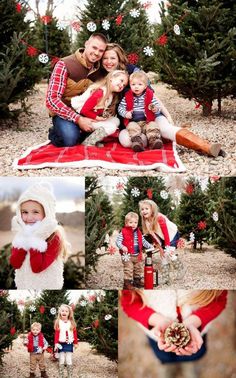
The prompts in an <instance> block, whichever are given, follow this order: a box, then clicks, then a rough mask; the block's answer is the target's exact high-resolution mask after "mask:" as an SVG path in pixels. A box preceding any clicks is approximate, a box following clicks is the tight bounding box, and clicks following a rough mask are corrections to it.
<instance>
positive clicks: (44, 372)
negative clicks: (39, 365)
mask: <svg viewBox="0 0 236 378" xmlns="http://www.w3.org/2000/svg"><path fill="white" fill-rule="evenodd" d="M41 377H43V378H49V377H48V375H47V373H46V370H42V371H41Z"/></svg>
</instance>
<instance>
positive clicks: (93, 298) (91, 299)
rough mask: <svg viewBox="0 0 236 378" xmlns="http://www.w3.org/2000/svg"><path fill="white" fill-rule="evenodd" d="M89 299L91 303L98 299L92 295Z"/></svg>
mask: <svg viewBox="0 0 236 378" xmlns="http://www.w3.org/2000/svg"><path fill="white" fill-rule="evenodd" d="M88 299H89V302H94V301H95V299H96V295H90V296H89V298H88Z"/></svg>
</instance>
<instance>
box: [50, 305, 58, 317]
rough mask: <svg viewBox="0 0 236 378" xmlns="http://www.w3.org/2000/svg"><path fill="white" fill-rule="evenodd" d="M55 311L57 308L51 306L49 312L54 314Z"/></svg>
mask: <svg viewBox="0 0 236 378" xmlns="http://www.w3.org/2000/svg"><path fill="white" fill-rule="evenodd" d="M56 313H57V310H56V309H55V307H52V308H51V309H50V314H51V315H56Z"/></svg>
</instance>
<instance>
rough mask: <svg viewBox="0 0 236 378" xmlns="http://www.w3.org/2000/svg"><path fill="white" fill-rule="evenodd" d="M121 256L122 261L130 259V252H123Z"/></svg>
mask: <svg viewBox="0 0 236 378" xmlns="http://www.w3.org/2000/svg"><path fill="white" fill-rule="evenodd" d="M121 258H122V260H123V261H124V262H128V261H129V260H130V254H129V253H127V252H124V253H123V255H122V256H121Z"/></svg>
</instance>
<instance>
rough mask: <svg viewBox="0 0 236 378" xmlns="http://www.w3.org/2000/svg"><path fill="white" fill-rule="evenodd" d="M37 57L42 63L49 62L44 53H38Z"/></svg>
mask: <svg viewBox="0 0 236 378" xmlns="http://www.w3.org/2000/svg"><path fill="white" fill-rule="evenodd" d="M38 59H39V61H40V63H43V64H47V63H48V62H49V57H48V55H47V54H45V53H42V54H40V55H39V57H38Z"/></svg>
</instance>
